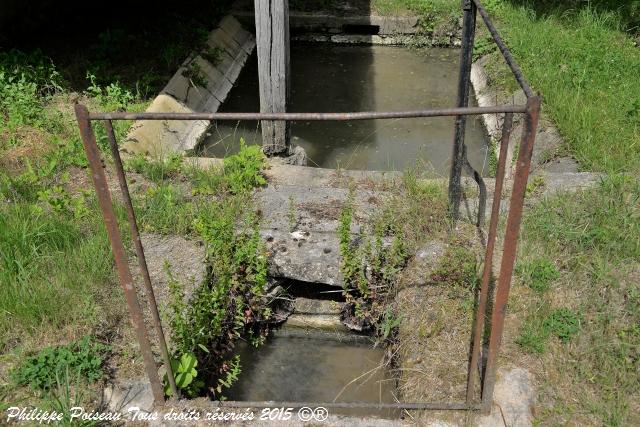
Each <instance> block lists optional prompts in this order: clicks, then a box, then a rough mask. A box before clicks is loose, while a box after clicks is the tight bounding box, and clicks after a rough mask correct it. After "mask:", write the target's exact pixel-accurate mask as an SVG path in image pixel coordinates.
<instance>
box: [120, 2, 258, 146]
mask: <svg viewBox="0 0 640 427" xmlns="http://www.w3.org/2000/svg"><path fill="white" fill-rule="evenodd" d="M254 48H255V38H254V37H253V35H252V34H250V33H249V32H247V31H245V30H244V29H243V28H242V26H241V25H240V23H239V22H238V21H237V20H236V19H235V18H233V17H232V16H230V15H229V16H226V17H225V18H223V19H222V21H221V22H220V26H219V27H218V28H216V29H215V30H213V31H212V32H211V33H210V34H209V38H208V41H207V48H205V50H203V51H201V52H193V53H192V55H191V56H190V57H189V58H187V60H186V61H184V63H183V64H182V66H181V67H180V68H179V69H178V71H177V72H176V73H175V74H174V75H173V77H172V78H171V80H169V83H167V85H166V86H165V88H164V89H163V90H162V92H161V93H160V95H158V96H157V97H156V98H155V99H154V101H153V102H152V103H151V105H150V106H149V108H148V109H147V111H149V112H180V113H189V112H209V113H214V112H216V111H218V108H219V107H220V105H221V104H222V103H223V102H224V101H225V99H226V98H227V95H228V94H229V92H230V91H231V88H232V87H233V84H234V83H235V81H236V79H237V78H238V75H239V74H240V71H241V70H242V67H243V66H244V64H245V63H246V61H247V59H248V57H249V55H250V54H251V52H252V51H253V49H254ZM208 126H209V123H208V122H206V121H175V120H174V121H168V120H162V121H138V122H136V123H134V125H133V126H132V127H131V130H130V131H129V134H128V135H127V138H126V141H125V142H124V143H123V145H122V152H123V153H126V154H144V155H150V156H152V157H156V158H158V157H164V156H166V155H169V154H171V153H183V152H185V151H187V150H191V149H193V148H194V147H195V146H196V145H197V144H198V142H200V140H201V139H202V137H203V136H204V134H205V131H206V129H207V127H208Z"/></svg>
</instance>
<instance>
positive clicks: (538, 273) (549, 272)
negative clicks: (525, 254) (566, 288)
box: [516, 258, 560, 292]
mask: <svg viewBox="0 0 640 427" xmlns="http://www.w3.org/2000/svg"><path fill="white" fill-rule="evenodd" d="M516 274H518V275H519V276H520V277H521V278H522V280H523V281H524V282H525V283H526V284H527V285H528V286H529V287H530V288H531V289H533V290H534V291H537V292H545V291H547V290H548V289H549V288H550V287H551V282H553V281H554V280H556V279H558V278H559V277H560V272H559V271H558V269H557V268H556V266H555V265H554V264H553V263H552V262H551V261H549V260H548V259H546V258H533V259H528V260H525V261H521V262H519V263H518V265H517V266H516Z"/></svg>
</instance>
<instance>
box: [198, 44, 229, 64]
mask: <svg viewBox="0 0 640 427" xmlns="http://www.w3.org/2000/svg"><path fill="white" fill-rule="evenodd" d="M223 54H224V49H222V48H220V47H217V46H216V47H211V46H207V47H206V48H205V49H204V50H202V51H201V52H200V56H202V57H203V58H204V59H206V60H207V61H208V62H209V63H210V64H211V65H213V66H216V65H218V64H220V61H222V55H223Z"/></svg>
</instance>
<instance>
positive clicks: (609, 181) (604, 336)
mask: <svg viewBox="0 0 640 427" xmlns="http://www.w3.org/2000/svg"><path fill="white" fill-rule="evenodd" d="M551 260H553V262H551ZM639 260H640V181H639V180H638V179H637V178H632V177H623V176H615V177H611V178H606V179H605V180H604V181H603V182H602V183H601V184H600V185H599V186H598V187H597V188H595V189H592V190H586V191H582V192H578V193H575V194H564V195H559V196H556V197H553V198H550V199H545V200H543V201H542V202H541V203H540V204H539V205H537V206H535V207H533V208H532V210H531V211H530V212H529V213H528V214H527V215H526V216H525V220H524V226H523V243H522V248H521V250H520V261H519V267H518V274H519V276H520V277H521V279H522V280H523V281H524V283H525V284H527V285H528V286H529V287H531V288H533V289H534V290H535V291H536V294H535V296H534V297H532V295H531V294H530V293H527V292H523V290H522V289H520V288H516V299H517V300H518V301H527V304H526V306H527V307H528V308H526V309H525V310H524V311H521V312H518V313H517V314H518V316H520V317H524V318H525V322H524V324H523V326H522V328H521V330H520V335H519V337H518V338H517V339H516V342H517V343H518V344H519V345H520V346H521V347H522V348H523V349H524V350H525V351H528V352H531V353H533V354H542V353H546V354H548V356H546V358H545V361H546V363H547V367H546V369H545V371H544V372H538V373H537V376H538V377H539V379H540V380H541V381H544V380H545V378H547V377H549V376H550V377H556V375H557V376H558V377H560V378H563V379H564V380H563V381H562V383H563V385H562V386H561V387H560V386H559V385H558V384H556V385H554V384H553V383H552V384H551V385H550V387H553V388H554V390H555V391H554V392H553V393H551V394H547V392H548V390H543V391H541V396H542V397H541V398H542V400H543V401H545V400H546V399H548V398H549V396H554V398H553V399H552V400H551V401H550V402H545V403H547V404H548V406H549V407H548V410H547V411H544V412H541V415H539V416H540V418H541V420H540V421H541V422H542V423H543V424H564V423H565V422H568V421H570V420H571V419H572V417H574V416H576V415H574V414H589V416H590V417H592V418H591V419H592V421H591V423H594V424H600V425H608V426H626V425H638V423H639V422H640V419H639V418H638V417H639V414H638V413H637V412H634V411H633V410H632V409H631V403H632V402H633V401H637V399H638V398H639V397H640V382H639V381H638V368H639V365H638V363H639V360H640V359H639V358H638V355H639V354H640V353H639V351H640V328H638V325H640V262H639ZM552 282H553V290H552V291H551V290H549V291H547V289H549V286H550V284H551V283H552ZM516 306H519V305H516ZM552 337H555V340H556V342H557V344H552V341H550V339H551V338H552ZM575 422H580V421H579V419H578V420H576V421H575Z"/></svg>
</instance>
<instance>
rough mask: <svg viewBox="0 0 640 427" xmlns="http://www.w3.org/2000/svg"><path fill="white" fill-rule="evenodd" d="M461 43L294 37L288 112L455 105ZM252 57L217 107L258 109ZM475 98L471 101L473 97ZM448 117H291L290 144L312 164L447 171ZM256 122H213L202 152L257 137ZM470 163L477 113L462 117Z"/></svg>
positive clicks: (477, 145) (478, 134)
mask: <svg viewBox="0 0 640 427" xmlns="http://www.w3.org/2000/svg"><path fill="white" fill-rule="evenodd" d="M458 63H459V50H456V49H441V48H433V49H424V50H422V49H421V50H416V49H408V48H401V47H390V46H341V45H331V44H294V45H292V47H291V71H292V73H291V76H292V91H291V107H290V111H294V112H351V111H374V110H377V111H393V110H411V109H422V108H444V107H453V106H455V101H456V93H457V92H456V91H457V88H456V87H457V82H456V80H457V75H458ZM257 76H258V72H257V59H256V56H255V55H253V56H252V57H251V59H250V60H249V62H248V63H247V65H246V66H245V69H244V70H243V71H242V73H241V75H240V77H239V79H238V82H237V84H236V86H235V87H234V88H233V90H232V91H231V92H230V94H229V98H228V100H227V102H226V103H225V104H224V105H223V106H222V108H221V111H228V112H242V111H244V112H247V111H259V95H258V77H257ZM472 102H475V100H472ZM453 123H454V119H453V118H452V117H439V118H416V119H395V120H366V121H351V122H295V123H293V124H292V136H293V143H295V144H298V145H301V146H302V147H304V149H305V150H306V152H307V154H308V157H309V159H310V161H309V165H310V166H320V167H330V168H334V167H342V168H345V169H368V170H404V169H406V168H407V167H412V166H415V165H416V164H417V163H418V164H419V165H423V164H424V163H425V162H426V163H427V165H428V166H427V169H429V168H431V170H432V171H433V172H434V173H435V174H438V175H445V176H446V175H447V173H448V169H449V162H450V157H451V144H452V140H453ZM258 126H259V125H258V123H257V122H248V121H244V122H238V123H235V122H219V123H217V124H215V125H213V126H212V127H211V128H210V130H209V136H208V137H207V139H206V140H205V142H204V145H203V152H202V153H201V155H203V156H211V157H223V156H224V155H227V154H232V153H234V152H236V151H237V149H238V141H239V139H240V137H243V138H244V139H245V140H246V141H247V143H255V144H258V143H260V142H261V141H260V140H261V136H260V132H259V127H258ZM466 144H467V147H468V156H469V160H470V162H471V164H472V165H473V166H474V167H476V168H477V169H478V170H483V169H486V166H485V155H486V137H485V132H484V129H483V126H482V124H481V122H480V120H479V118H477V117H473V116H470V117H469V118H468V119H467V128H466Z"/></svg>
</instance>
